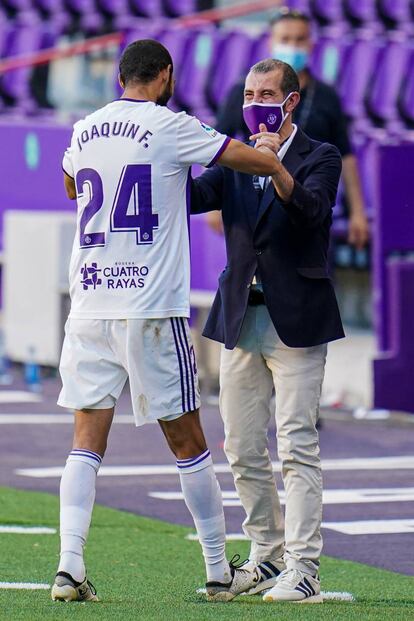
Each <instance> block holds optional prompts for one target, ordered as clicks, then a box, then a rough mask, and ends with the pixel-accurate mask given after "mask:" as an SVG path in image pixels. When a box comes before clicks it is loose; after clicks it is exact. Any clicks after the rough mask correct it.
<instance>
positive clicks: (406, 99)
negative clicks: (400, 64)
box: [398, 48, 414, 129]
mask: <svg viewBox="0 0 414 621" xmlns="http://www.w3.org/2000/svg"><path fill="white" fill-rule="evenodd" d="M398 109H399V112H400V115H401V117H402V119H403V121H404V123H405V124H406V125H407V127H409V128H410V129H414V49H413V48H411V49H410V52H409V58H408V62H407V71H406V73H405V75H404V81H403V85H402V89H401V93H400V96H399V100H398Z"/></svg>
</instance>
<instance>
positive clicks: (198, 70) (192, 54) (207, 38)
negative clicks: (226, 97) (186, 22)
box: [175, 27, 218, 120]
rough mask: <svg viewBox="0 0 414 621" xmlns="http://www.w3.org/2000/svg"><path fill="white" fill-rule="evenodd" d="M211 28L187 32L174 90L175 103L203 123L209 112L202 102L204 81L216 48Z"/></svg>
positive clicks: (204, 98) (206, 105)
mask: <svg viewBox="0 0 414 621" xmlns="http://www.w3.org/2000/svg"><path fill="white" fill-rule="evenodd" d="M217 40H218V33H217V30H216V29H214V28H210V27H207V28H202V29H197V30H193V31H191V34H190V36H189V37H188V38H187V40H186V43H185V48H184V54H183V57H182V59H181V64H180V67H179V74H178V76H177V83H176V88H175V99H176V101H177V103H178V104H179V105H180V106H182V107H183V108H185V109H186V110H188V111H189V112H191V113H193V114H196V115H200V117H201V118H202V119H203V120H204V119H206V114H207V112H209V106H208V102H207V99H206V87H207V79H208V76H209V70H210V65H211V62H212V59H213V57H214V50H215V47H216V45H217Z"/></svg>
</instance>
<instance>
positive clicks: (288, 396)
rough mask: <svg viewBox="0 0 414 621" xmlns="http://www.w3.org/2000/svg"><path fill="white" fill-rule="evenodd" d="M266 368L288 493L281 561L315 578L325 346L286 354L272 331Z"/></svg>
mask: <svg viewBox="0 0 414 621" xmlns="http://www.w3.org/2000/svg"><path fill="white" fill-rule="evenodd" d="M269 331H271V332H273V333H274V338H273V341H274V340H275V339H277V341H276V344H274V345H273V346H272V345H271V342H272V338H271V336H270V334H269V335H268V338H267V339H266V342H267V343H268V351H267V356H266V359H267V363H268V365H269V367H270V368H271V369H272V372H273V377H274V383H275V388H276V424H277V440H278V453H279V458H280V460H281V461H282V475H283V481H284V486H285V490H286V507H285V537H286V553H285V561H286V566H287V568H288V569H299V570H300V571H302V572H305V573H310V574H313V575H316V574H317V572H318V567H319V557H320V554H321V550H322V537H321V533H320V526H321V520H322V473H321V466H320V458H319V437H318V431H317V429H316V422H317V419H318V414H319V398H320V392H321V386H322V381H323V376H324V368H325V359H326V350H327V348H326V345H319V346H317V347H309V348H290V347H287V346H286V345H284V344H283V343H282V341H281V340H280V338H279V337H278V336H277V334H276V332H275V330H274V328H273V325H271V324H270V318H269Z"/></svg>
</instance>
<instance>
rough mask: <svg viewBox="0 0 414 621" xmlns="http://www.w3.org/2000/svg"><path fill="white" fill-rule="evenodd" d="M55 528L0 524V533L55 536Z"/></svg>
mask: <svg viewBox="0 0 414 621" xmlns="http://www.w3.org/2000/svg"><path fill="white" fill-rule="evenodd" d="M56 532H57V531H56V528H48V527H46V526H8V525H4V524H0V533H8V534H10V533H12V534H14V535H55V534H56Z"/></svg>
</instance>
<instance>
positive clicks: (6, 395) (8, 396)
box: [0, 390, 43, 403]
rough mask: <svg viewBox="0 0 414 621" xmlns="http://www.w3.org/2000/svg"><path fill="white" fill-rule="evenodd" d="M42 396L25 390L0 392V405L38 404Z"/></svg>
mask: <svg viewBox="0 0 414 621" xmlns="http://www.w3.org/2000/svg"><path fill="white" fill-rule="evenodd" d="M41 401H43V397H42V395H37V394H36V393H34V392H28V391H25V390H0V403H40V402H41Z"/></svg>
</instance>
